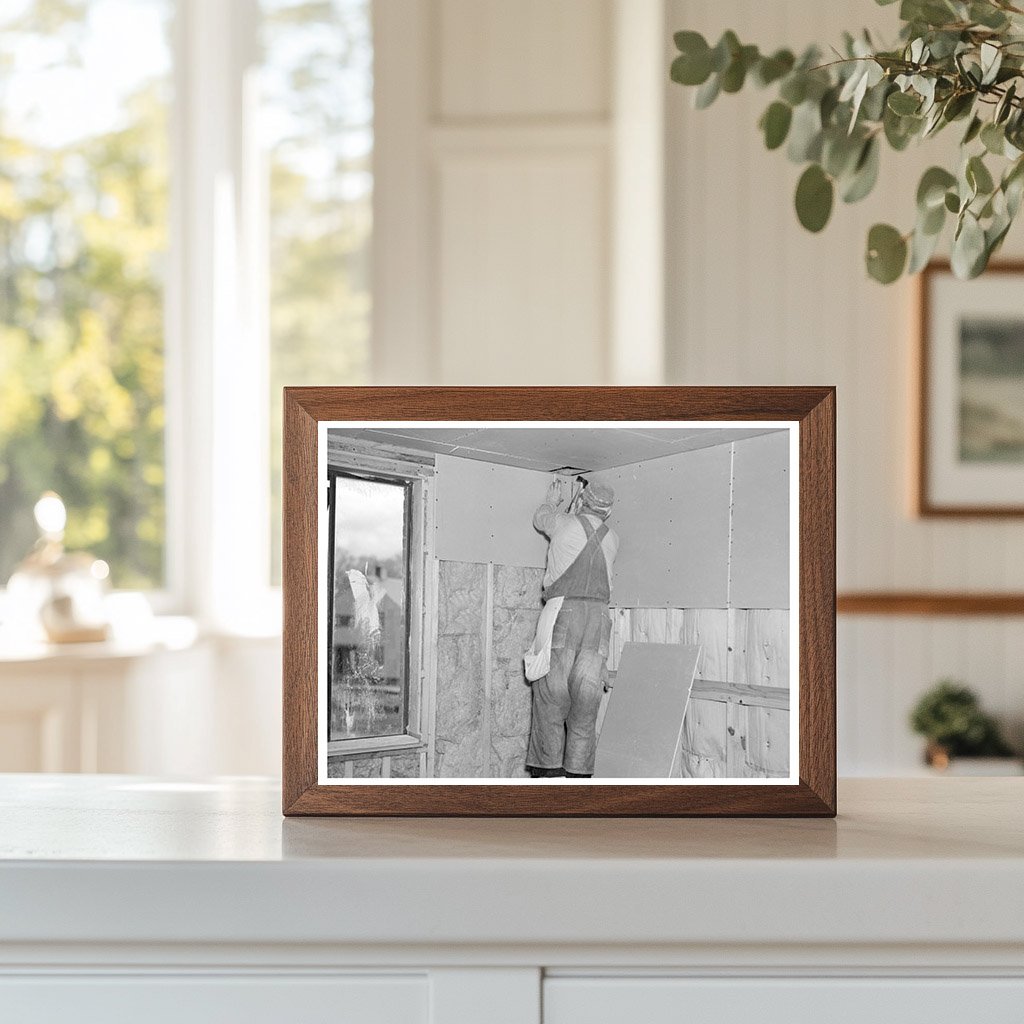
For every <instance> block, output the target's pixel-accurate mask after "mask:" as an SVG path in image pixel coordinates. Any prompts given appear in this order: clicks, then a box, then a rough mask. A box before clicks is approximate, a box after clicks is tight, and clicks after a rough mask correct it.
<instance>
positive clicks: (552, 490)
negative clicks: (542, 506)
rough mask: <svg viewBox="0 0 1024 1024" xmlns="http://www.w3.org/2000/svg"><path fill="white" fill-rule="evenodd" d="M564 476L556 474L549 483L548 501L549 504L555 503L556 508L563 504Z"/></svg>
mask: <svg viewBox="0 0 1024 1024" xmlns="http://www.w3.org/2000/svg"><path fill="white" fill-rule="evenodd" d="M563 500H564V499H563V497H562V478H561V477H560V476H556V477H555V478H554V479H553V480H552V481H551V483H550V484H548V496H547V499H546V503H547V504H548V505H554V506H555V507H556V508H557V507H558V506H559V505H561V504H562V502H563Z"/></svg>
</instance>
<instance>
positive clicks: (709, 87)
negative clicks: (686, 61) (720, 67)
mask: <svg viewBox="0 0 1024 1024" xmlns="http://www.w3.org/2000/svg"><path fill="white" fill-rule="evenodd" d="M721 91H722V80H721V78H720V77H719V76H718V75H717V74H712V76H711V77H710V78H709V79H708V80H707V81H706V82H705V83H704V84H703V85H702V86H701V87H700V88H699V89H698V90H697V91H696V93H694V96H693V105H694V106H695V107H696V108H697V109H698V110H706V109H707V108H708V107H710V106H711V104H712V103H714V102H715V100H716V99H717V98H718V94H719V93H720V92H721Z"/></svg>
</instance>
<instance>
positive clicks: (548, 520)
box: [533, 477, 570, 537]
mask: <svg viewBox="0 0 1024 1024" xmlns="http://www.w3.org/2000/svg"><path fill="white" fill-rule="evenodd" d="M567 505H568V500H567V499H566V498H565V497H564V494H563V490H562V478H561V477H555V479H554V480H552V481H551V483H550V485H549V486H548V494H547V498H546V499H545V500H544V504H543V505H541V507H540V508H539V509H537V511H536V512H534V514H533V525H534V527H535V528H536V529H538V530H540V532H541V533H543V534H544V535H545V536H547V537H550V536H551V535H552V534H553V533H554V532H555V530H556V529H557V528H558V526H559V524H560V523H561V522H562V521H563V520H565V519H568V518H570V517H569V516H567V515H566V513H565V511H564V509H565V507H566V506H567Z"/></svg>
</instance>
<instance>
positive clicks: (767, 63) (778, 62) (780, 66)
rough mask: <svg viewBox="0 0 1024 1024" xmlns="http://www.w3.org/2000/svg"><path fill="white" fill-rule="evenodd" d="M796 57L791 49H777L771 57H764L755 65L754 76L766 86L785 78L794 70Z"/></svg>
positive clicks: (760, 83)
mask: <svg viewBox="0 0 1024 1024" xmlns="http://www.w3.org/2000/svg"><path fill="white" fill-rule="evenodd" d="M794 64H796V58H795V57H794V56H793V54H792V52H791V51H789V50H776V51H775V53H773V54H772V55H771V56H770V57H762V58H761V60H760V61H758V63H757V64H756V65H755V67H754V72H753V77H754V81H755V82H757V84H758V85H760V86H762V87H764V86H768V85H771V84H772V82H776V81H778V80H779V79H780V78H785V76H786V75H788V74H789V73H790V71H792V70H793V65H794Z"/></svg>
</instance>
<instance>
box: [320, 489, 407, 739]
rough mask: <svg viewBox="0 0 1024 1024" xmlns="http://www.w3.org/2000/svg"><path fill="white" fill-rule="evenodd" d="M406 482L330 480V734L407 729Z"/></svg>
mask: <svg viewBox="0 0 1024 1024" xmlns="http://www.w3.org/2000/svg"><path fill="white" fill-rule="evenodd" d="M411 497H412V484H411V483H408V482H405V481H397V480H387V479H370V478H364V477H357V476H350V475H344V474H337V475H333V476H332V477H331V491H330V503H331V504H330V515H331V527H330V538H331V565H332V571H333V580H334V586H333V588H332V594H331V605H330V621H331V624H332V625H331V630H330V641H329V642H330V652H329V658H330V660H329V661H328V665H329V669H328V688H329V694H330V697H329V706H330V719H329V722H328V739H329V740H345V739H365V738H369V737H376V736H399V735H402V734H403V733H405V731H406V724H407V707H408V682H409V648H410V642H409V613H408V605H409V602H408V600H407V590H408V581H409V541H410V536H409V535H410V529H409V524H410V516H411V509H410V501H411Z"/></svg>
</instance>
